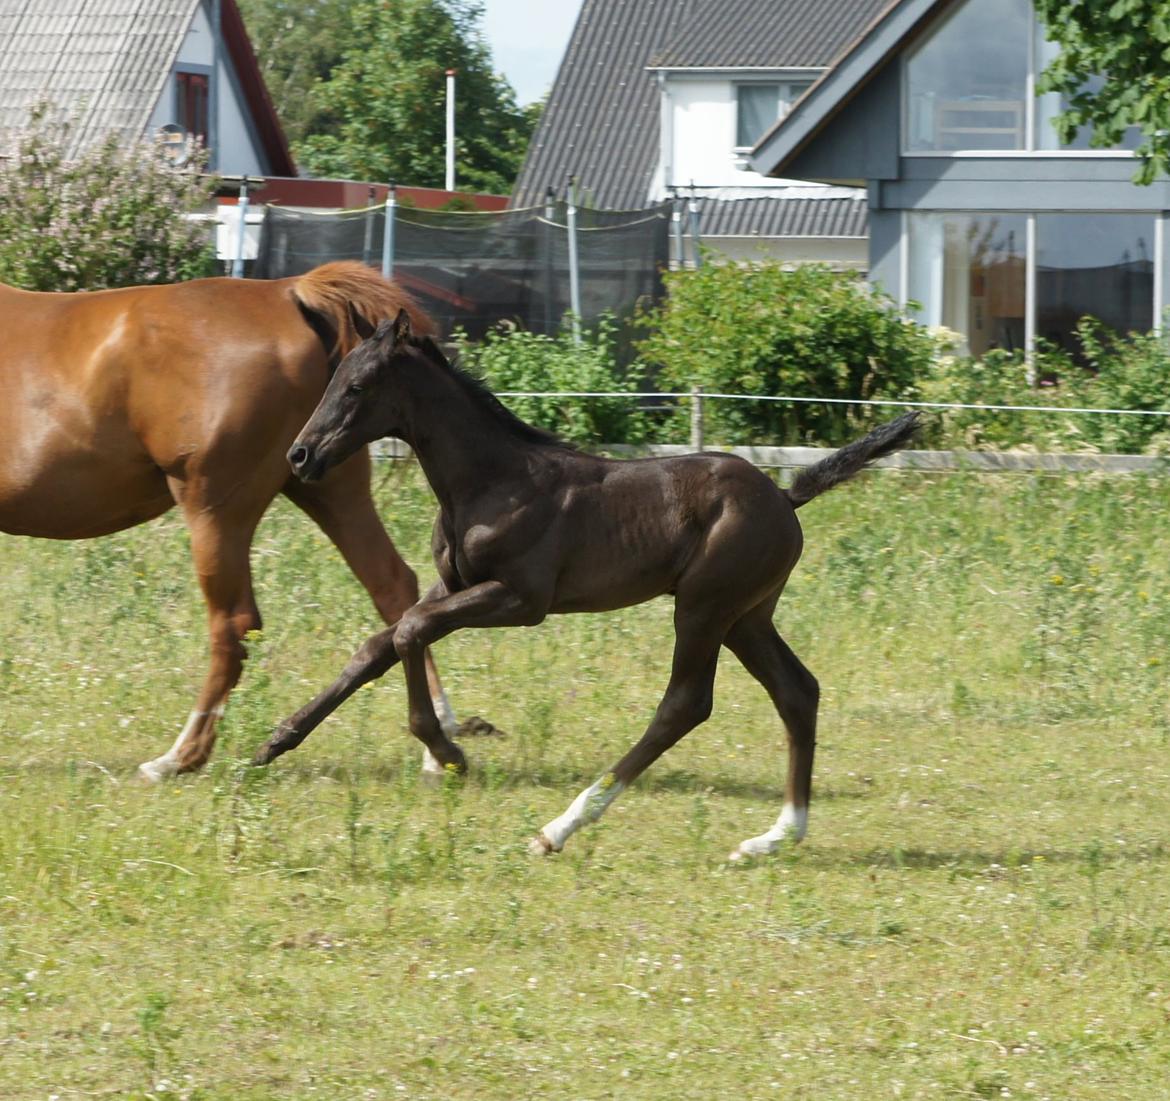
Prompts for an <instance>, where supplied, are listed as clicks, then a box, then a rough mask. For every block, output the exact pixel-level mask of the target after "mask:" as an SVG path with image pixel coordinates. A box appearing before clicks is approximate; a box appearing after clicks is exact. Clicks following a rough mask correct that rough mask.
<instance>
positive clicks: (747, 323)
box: [640, 261, 940, 444]
mask: <svg viewBox="0 0 1170 1101" xmlns="http://www.w3.org/2000/svg"><path fill="white" fill-rule="evenodd" d="M666 281H667V289H668V292H669V293H668V297H667V299H666V301H665V303H664V304H663V305H662V306H661V307H659V308H658V309H657V310H655V311H653V312H651V313H649V314H647V315H645V317H644V319H643V320H644V323H645V324H646V326H647V328H648V329H649V330H650V332H649V335H648V336H647V337H646V338H645V339H644V340H643V341H642V342H641V344H640V351H641V354H642V356H643V357H644V359H645V360H646V361H647V363H648V364H650V365H652V369H653V371H654V377H655V380H656V383H657V385H658V386H659V387H660V388H661V389H662V390H664V391H668V392H669V391H679V392H681V391H689V390H690V389H691V388H692V387H694V386H699V387H701V388H702V389H703V390H704V391H707V392H709V393H730V394H756V395H786V396H794V397H820V398H842V399H848V398H870V399H872V398H886V399H895V400H897V399H913V398H915V397H917V396H918V383H919V380H920V379H922V378H923V376H925V375H926V373H927V372H928V370H929V368H930V363H931V360H932V358H933V357H934V356H935V354H936V353H937V352H938V351H939V350H940V344H939V340H938V338H937V337H936V336H935V335H933V334H932V333H931V332H929V331H928V330H926V329H924V328H922V327H920V326H918V325H915V324H914V323H913V322H911V321H909V320H908V319H907V318H906V317H905V316H904V314H903V313H902V312H901V311H900V310H899V308H898V307H897V305H896V304H895V303H894V302H893V300H892V299H891V298H889V297H888V296H887V295H886V294H884V293H883V292H881V291H880V290H877V289H875V288H873V287H871V286H869V285H868V284H866V283H865V282H864V280H862V279H861V278H860V277H859V276H856V275H853V274H848V273H840V272H834V271H831V270H830V269H828V268H825V267H822V266H819V265H804V266H802V267H798V268H795V269H793V270H786V269H785V268H783V267H782V266H781V265H780V264H778V263H775V262H771V261H764V262H756V263H750V264H745V265H717V264H706V265H704V266H703V267H702V268H699V269H697V270H694V271H679V272H672V273H670V274H669V275H668V276H667V277H666ZM888 416H890V410H888V409H882V408H880V407H879V408H876V409H875V408H873V407H866V406H860V405H824V404H805V403H792V402H772V401H755V402H752V401H709V402H707V403H705V405H704V420H705V429H706V434H707V436H708V438H709V439H710V440H711V441H712V442H716V443H730V444H747V443H754V444H804V443H809V444H812V443H819V444H839V443H842V442H844V441H845V440H846V439H849V438H852V437H853V436H855V435H857V433H858V432H859V431H860V430H862V429H863V428H866V427H868V426H869V425H870V424H872V423H873V422H875V421H878V420H882V419H885V418H887V417H888Z"/></svg>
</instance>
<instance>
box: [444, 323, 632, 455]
mask: <svg viewBox="0 0 1170 1101" xmlns="http://www.w3.org/2000/svg"><path fill="white" fill-rule="evenodd" d="M616 335H617V327H616V325H615V324H614V322H613V321H612V320H610V319H603V320H602V321H601V322H599V324H598V325H597V327H596V329H594V330H592V331H588V332H586V333H584V334H583V335H582V339H581V343H580V344H577V343H575V342H574V340H573V337H572V335H571V334H570V333H567V332H562V333H559V334H558V335H557V336H543V335H541V334H539V333H531V332H527V331H525V330H523V329H502V328H501V329H495V330H493V331H491V332H489V333H488V334H487V336H486V337H485V338H484V340H483V342H482V343H480V344H477V345H472V344H469V343H468V342H467V341H465V340H461V341H460V358H461V360H462V362H463V365H464V366H465V367H468V368H470V369H471V370H472V371H473V372H474V373H476V374H478V375H481V376H482V377H483V378H484V380H485V381H486V382H487V383H488V385H489V386H490V387H491V388H492V389H493V390H495V391H529V392H540V391H569V392H574V393H598V392H604V393H615V392H617V393H623V394H633V393H637V392H638V391H639V390H640V388H641V378H640V376H639V373H638V370H637V368H636V367H635V368H631V369H629V370H625V369H622V368H621V367H619V366H618V364H617V361H616V359H615V356H614V341H615V338H616ZM503 401H504V402H505V404H506V405H507V406H508V407H509V408H510V409H511V410H512V411H513V412H515V413H516V414H517V416H520V417H523V418H524V420H526V421H528V422H530V423H531V424H535V425H539V426H540V427H541V428H547V429H549V430H550V431H552V432H555V433H557V435H559V436H561V437H562V438H563V439H565V440H569V441H571V442H573V443H581V444H592V445H597V444H601V443H642V442H644V441H646V440H647V439H648V436H649V431H650V426H649V418H648V415H647V413H646V412H645V411H644V410H643V409H642V408H641V406H639V404H638V401H637V399H636V398H628V397H620V398H504V399H503Z"/></svg>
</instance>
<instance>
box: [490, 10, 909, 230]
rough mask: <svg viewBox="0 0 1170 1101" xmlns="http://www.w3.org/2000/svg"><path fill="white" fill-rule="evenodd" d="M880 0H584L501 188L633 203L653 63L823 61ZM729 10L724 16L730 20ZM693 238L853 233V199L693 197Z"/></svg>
mask: <svg viewBox="0 0 1170 1101" xmlns="http://www.w3.org/2000/svg"><path fill="white" fill-rule="evenodd" d="M887 3H888V0H585V2H584V4H583V5H582V7H581V13H580V15H579V16H578V19H577V24H576V27H575V28H574V30H573V34H572V37H571V39H570V41H569V46H568V49H567V50H566V52H565V57H564V59H563V61H562V62H561V67H560V69H559V71H558V73H557V78H556V81H555V82H554V84H553V87H552V91H551V93H550V95H549V100H548V104H547V106H546V107H545V111H544V114H543V116H542V118H541V121H540V125H539V126H538V127H537V130H536V133H535V135H534V136H533V139H532V142H531V144H530V145H529V148H528V156H527V158H526V160H525V162H524V167H523V168H522V169H521V171H520V175H519V178H518V179H517V181H516V186H515V188H514V190H513V192H512V197H511V205H512V206H513V207H524V206H538V205H540V204H541V203H543V202H544V196H545V191H546V189H547V188H549V187H552V188H554V189H555V190H556V192H557V194H558V195H560V194H563V191H564V185H565V181H566V178H567V177H568V176H569V175H570V174H573V175H575V176H576V177H577V180H578V185H579V188H580V190H581V192H582V193H583V194H584V195H585V196H586V201H588V202H590V203H591V204H592V205H595V206H597V207H600V208H603V209H611V210H640V209H642V208H643V207H645V206H646V205H647V203H648V201H649V198H650V186H651V183H652V179H653V175H654V171H655V168H656V167H657V164H658V154H659V136H660V121H659V92H658V86H657V78H656V76H655V74H654V73H653V72H652V71H650V70H651V67H652V66H660V67H673V66H678V67H687V68H693V67H711V68H721V67H740V66H741V64H742V65H743V66H747V67H753V66H754V67H767V68H805V67H824V66H827V65H829V64H830V62H831V61H832V60H833V59H834V57H836V55H837V54H838V53H840V52H841V51H842V50H843V49H844V48H845V47H846V46H847V45H848V44H849V43H851V42H852V41H853V40H854V39H855V38H856V37H857V36H858V35H860V34H861V33H862V31H863V30H864V29H865V27H866V25H867V24H868V22H869V21H870V20H871V19H872V18H873V16H874V14H875V13H876V12H878V11H880V10H881V9H882V8H883V7H884V6H885V5H886V4H887ZM733 11H734V13H735V17H734V18H733V17H732V14H731V13H732V12H733ZM702 202H703V209H704V211H705V212H706V213H704V215H703V217H702V226H703V234H704V236H707V235H710V236H761V237H764V236H797V237H801V236H843V237H854V236H864V235H865V203H864V200H856V199H841V198H826V199H811V198H809V199H806V198H800V199H788V198H779V197H775V196H773V197H767V198H763V197H761V198H743V199H737V200H730V199H721V200H717V199H714V198H708V199H705V200H702Z"/></svg>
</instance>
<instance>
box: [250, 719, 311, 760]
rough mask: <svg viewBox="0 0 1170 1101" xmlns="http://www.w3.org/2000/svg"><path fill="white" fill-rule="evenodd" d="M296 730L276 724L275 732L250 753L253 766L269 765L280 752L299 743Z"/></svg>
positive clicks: (299, 739)
mask: <svg viewBox="0 0 1170 1101" xmlns="http://www.w3.org/2000/svg"><path fill="white" fill-rule="evenodd" d="M301 741H302V739H301V738H298V737H297V735H296V731H295V730H292V729H291V728H290V727H286V726H278V727H277V728H276V732H275V733H274V734H273V735H272V737H271V738H269V739H268V741H266V742H265V743H264V744H263V745H262V746H261V747H260V748H259V749H258V750H256V752H255V753H253V754H252V764H253V765H255V766H260V765H270V764H272V762H273V761H275V760H276V758H277V757H279V756H280V755H281V754H282V753H287V752H288V751H289V750H290V749H293V748H295V747H296V746H298V745H300V743H301Z"/></svg>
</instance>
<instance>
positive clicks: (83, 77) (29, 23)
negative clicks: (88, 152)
mask: <svg viewBox="0 0 1170 1101" xmlns="http://www.w3.org/2000/svg"><path fill="white" fill-rule="evenodd" d="M198 4H199V0H0V136H2V135H3V133H4V132H5V131H12V130H17V129H20V128H21V127H24V126H26V125H27V124H28V121H29V117H30V112H31V110H32V109H33V107H35V106H36V105H37V104H38V103H41V102H47V103H50V104H52V105H53V106H54V107H55V108H56V109H57V110H63V111H65V112H68V113H69V115H70V116H72V117H74V118H75V119H76V127H75V130H74V131H73V133H72V141H71V143H70V144H71V151H76V150H77V149H79V148H81V147H82V146H84V145H87V144H88V143H89V142H91V141H93V140H94V139H95V138H98V137H102V136H104V135H106V134H109V133H121V134H124V135H125V136H126V137H133V138H137V137H140V136H141V135H142V134H143V133H144V131H145V130H146V125H147V122H148V121H149V119H150V115H151V111H152V110H153V109H154V105H155V103H156V102H157V101H158V98H159V96H160V95H161V94H162V90H163V87H164V84H165V82H166V79H167V77H168V75H169V73H170V70H171V66H172V64H173V63H174V60H175V57H176V56H177V54H178V51H179V48H180V47H181V46H182V43H183V38H184V35H185V33H186V31H187V28H188V27H189V26H190V25H191V20H192V18H193V17H194V14H195V9H196V7H197V5H198Z"/></svg>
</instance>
